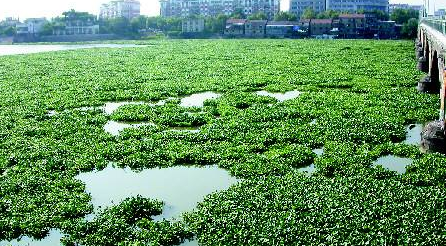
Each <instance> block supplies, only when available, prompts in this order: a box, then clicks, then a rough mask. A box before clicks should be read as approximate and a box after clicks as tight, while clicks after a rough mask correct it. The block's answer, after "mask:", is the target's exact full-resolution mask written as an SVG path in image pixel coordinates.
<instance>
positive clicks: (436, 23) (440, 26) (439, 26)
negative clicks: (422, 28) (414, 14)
mask: <svg viewBox="0 0 446 246" xmlns="http://www.w3.org/2000/svg"><path fill="white" fill-rule="evenodd" d="M420 24H425V25H427V26H429V27H431V28H433V29H435V30H437V31H439V32H441V33H443V34H444V35H445V36H446V20H442V19H432V18H424V19H421V21H420Z"/></svg>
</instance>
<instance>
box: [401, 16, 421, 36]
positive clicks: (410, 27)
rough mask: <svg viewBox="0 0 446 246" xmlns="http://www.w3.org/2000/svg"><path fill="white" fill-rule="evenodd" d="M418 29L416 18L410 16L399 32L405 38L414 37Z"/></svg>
mask: <svg viewBox="0 0 446 246" xmlns="http://www.w3.org/2000/svg"><path fill="white" fill-rule="evenodd" d="M417 30H418V20H417V19H415V18H410V19H409V20H408V21H407V23H404V25H403V28H402V30H401V34H402V35H403V37H405V38H410V39H413V38H416V37H417Z"/></svg>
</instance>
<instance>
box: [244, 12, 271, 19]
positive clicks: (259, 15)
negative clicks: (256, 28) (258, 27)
mask: <svg viewBox="0 0 446 246" xmlns="http://www.w3.org/2000/svg"><path fill="white" fill-rule="evenodd" d="M267 19H268V16H266V14H265V13H263V12H257V13H255V14H252V15H250V16H249V17H248V20H267Z"/></svg>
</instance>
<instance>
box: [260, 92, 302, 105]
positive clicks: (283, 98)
mask: <svg viewBox="0 0 446 246" xmlns="http://www.w3.org/2000/svg"><path fill="white" fill-rule="evenodd" d="M256 94H257V95H259V96H270V97H274V98H275V99H277V101H279V102H283V101H286V100H290V99H294V98H297V97H298V96H299V95H300V94H301V92H300V91H296V90H294V91H287V92H285V93H272V92H268V91H258V92H256Z"/></svg>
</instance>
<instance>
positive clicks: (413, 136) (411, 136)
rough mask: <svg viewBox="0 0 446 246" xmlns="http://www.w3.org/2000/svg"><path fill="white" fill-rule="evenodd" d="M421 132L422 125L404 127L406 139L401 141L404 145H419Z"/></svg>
mask: <svg viewBox="0 0 446 246" xmlns="http://www.w3.org/2000/svg"><path fill="white" fill-rule="evenodd" d="M422 130H423V125H422V124H411V125H408V126H407V127H406V132H407V133H406V139H405V140H404V141H403V143H405V144H414V145H420V143H421V131H422Z"/></svg>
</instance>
